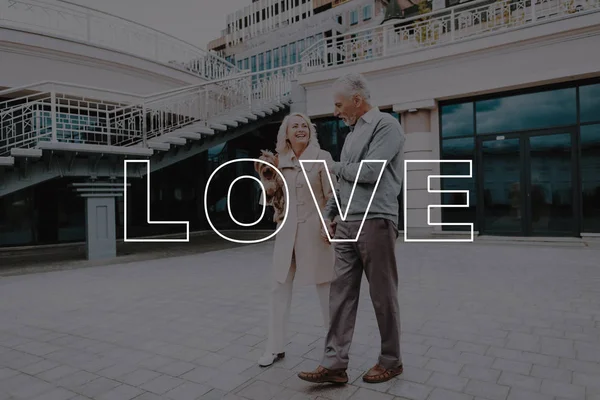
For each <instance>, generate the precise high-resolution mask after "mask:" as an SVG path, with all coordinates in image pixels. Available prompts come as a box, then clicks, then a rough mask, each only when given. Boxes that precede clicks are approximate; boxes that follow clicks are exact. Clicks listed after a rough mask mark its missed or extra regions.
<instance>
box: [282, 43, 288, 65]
mask: <svg viewBox="0 0 600 400" xmlns="http://www.w3.org/2000/svg"><path fill="white" fill-rule="evenodd" d="M286 65H288V47H287V44H285V45H283V46H281V66H282V67H285V66H286Z"/></svg>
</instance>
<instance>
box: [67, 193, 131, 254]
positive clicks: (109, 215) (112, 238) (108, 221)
mask: <svg viewBox="0 0 600 400" xmlns="http://www.w3.org/2000/svg"><path fill="white" fill-rule="evenodd" d="M71 187H73V188H74V190H75V191H76V192H77V193H78V194H79V195H80V196H81V197H83V198H84V199H85V238H86V255H87V259H88V260H104V259H110V258H115V257H117V233H116V226H115V221H116V211H115V210H116V206H115V203H116V202H115V199H116V198H117V197H121V196H123V189H124V186H123V183H113V182H85V183H74V184H72V185H71Z"/></svg>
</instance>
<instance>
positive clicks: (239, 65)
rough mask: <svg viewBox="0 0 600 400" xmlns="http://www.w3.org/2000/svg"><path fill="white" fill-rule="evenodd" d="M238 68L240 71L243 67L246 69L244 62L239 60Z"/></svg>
mask: <svg viewBox="0 0 600 400" xmlns="http://www.w3.org/2000/svg"><path fill="white" fill-rule="evenodd" d="M237 66H238V69H244V68H243V67H244V65H243V64H242V60H239V61H238V62H237Z"/></svg>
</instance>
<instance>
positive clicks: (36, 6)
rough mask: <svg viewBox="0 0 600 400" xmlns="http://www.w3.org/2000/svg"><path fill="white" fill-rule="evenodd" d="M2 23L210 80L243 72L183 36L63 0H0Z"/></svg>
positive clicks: (0, 23) (0, 20)
mask: <svg viewBox="0 0 600 400" xmlns="http://www.w3.org/2000/svg"><path fill="white" fill-rule="evenodd" d="M0 26H4V27H8V28H14V29H22V30H28V31H33V32H36V33H42V34H47V35H52V36H58V37H64V38H67V39H72V40H77V41H81V42H84V43H87V44H90V45H95V46H101V47H105V48H109V49H112V50H116V51H120V52H123V53H128V54H132V55H135V56H138V57H142V58H146V59H149V60H152V61H156V62H160V63H165V64H170V65H173V66H177V67H178V68H180V69H184V70H186V71H189V72H192V73H194V74H197V75H199V76H201V77H203V78H205V79H208V80H213V79H220V78H224V77H228V76H232V75H234V74H238V73H240V71H239V70H238V69H237V67H236V66H235V65H233V64H232V63H230V62H228V61H226V60H225V59H222V58H220V57H218V56H216V55H215V54H212V53H209V52H207V51H205V50H202V49H200V48H199V47H196V46H194V45H192V44H190V43H187V42H185V41H183V40H181V39H178V38H175V37H173V36H171V35H168V34H166V33H163V32H160V31H157V30H155V29H153V28H150V27H147V26H144V25H141V24H138V23H136V22H133V21H130V20H127V19H124V18H121V17H118V16H115V15H111V14H108V13H105V12H101V11H98V10H95V9H92V8H89V7H84V6H80V5H77V4H74V3H70V2H67V1H64V0H0Z"/></svg>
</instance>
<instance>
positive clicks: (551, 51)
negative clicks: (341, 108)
mask: <svg viewBox="0 0 600 400" xmlns="http://www.w3.org/2000/svg"><path fill="white" fill-rule="evenodd" d="M599 42H600V13H593V14H588V15H585V16H578V17H577V18H569V19H565V20H561V21H557V22H552V23H547V24H539V25H536V26H532V27H528V28H521V29H516V30H513V31H510V32H505V33H501V34H496V35H489V36H485V37H481V38H476V39H471V40H464V41H462V42H459V43H456V44H451V45H444V46H440V47H434V48H431V49H427V50H420V51H415V52H409V53H406V54H402V55H398V56H393V57H389V58H384V59H381V60H376V61H367V62H363V63H356V64H353V65H350V66H346V67H338V68H333V69H330V70H327V71H324V72H314V73H309V74H305V75H302V76H301V77H300V78H299V83H300V84H301V85H303V86H304V87H305V88H306V100H307V112H308V114H309V115H311V116H318V115H327V114H331V113H332V111H333V108H332V107H333V106H332V100H331V93H330V88H329V86H330V84H331V82H333V80H334V79H335V78H336V77H338V76H341V75H343V74H344V73H348V72H361V73H363V74H365V76H367V78H368V79H369V81H370V83H371V86H372V92H373V97H374V102H375V104H378V105H381V106H392V105H395V104H409V103H412V102H418V101H423V100H426V101H428V100H432V99H433V100H436V101H437V100H446V99H452V98H458V97H464V96H470V95H476V94H484V93H493V92H497V91H501V90H508V89H515V88H523V87H527V86H536V85H540V84H546V83H550V82H557V81H564V80H572V79H577V78H582V77H589V76H597V75H600V67H598V66H599V65H600V52H597V51H590V49H594V48H596V47H597V43H599ZM574 60H576V61H574Z"/></svg>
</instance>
